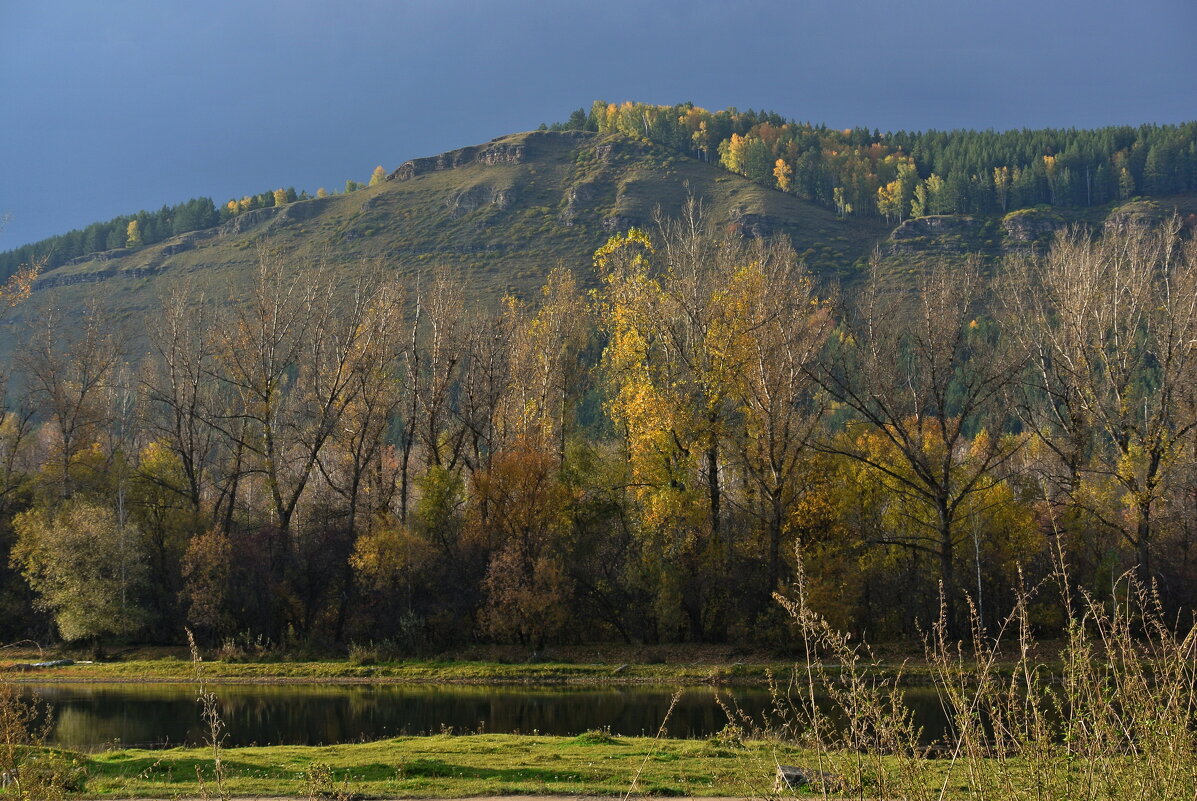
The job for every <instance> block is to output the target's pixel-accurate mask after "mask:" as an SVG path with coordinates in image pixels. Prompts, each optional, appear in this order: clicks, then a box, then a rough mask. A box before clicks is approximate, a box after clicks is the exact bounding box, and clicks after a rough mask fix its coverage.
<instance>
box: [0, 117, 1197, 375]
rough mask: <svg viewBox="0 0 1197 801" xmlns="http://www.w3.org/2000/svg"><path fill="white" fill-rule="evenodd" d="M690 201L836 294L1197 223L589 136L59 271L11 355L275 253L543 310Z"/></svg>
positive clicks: (432, 161) (236, 278) (399, 177)
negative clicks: (839, 176)
mask: <svg viewBox="0 0 1197 801" xmlns="http://www.w3.org/2000/svg"><path fill="white" fill-rule="evenodd" d="M689 193H693V194H694V195H695V196H697V197H699V198H701V199H702V201H703V203H704V205H705V207H706V209H707V210H708V213H709V214H710V215H711V217H712V219H713V220H714V221H715V222H716V223H717V224H719V225H725V226H728V227H729V228H732V229H736V230H740V231H743V232H744V233H746V234H749V235H754V236H761V235H772V234H784V235H787V236H789V237H790V239H791V240H792V241H793V243H794V246H795V248H796V249H797V251H798V252H799V253H800V254H802V256H803V258H804V259H805V261H806V263H807V265H808V266H809V267H810V268H811V269H812V270H813V271H814V272H815V274H816V275H817V276H819V277H820V278H821V279H823V280H825V281H842V282H845V283H852V282H853V280H855V279H856V278H858V277H859V276H861V275H863V274H864V273H863V266H864V263H865V261H866V260H867V258H868V256H869V255H870V253H872V252H873V251H874V250H875V249H876V252H878V253H879V254H880V255H881V257H882V259H883V264H884V266H885V268H886V270H887V271H888V273H889V279H890V280H891V281H893V282H894V283H895V284H897V285H908V281H909V277H908V276H909V274H910V273H912V272H915V271H917V269H918V268H919V267H920V265H922V264H925V263H926V262H927V260H928V259H930V258H939V257H943V256H947V257H949V258H956V257H960V256H963V255H964V254H965V253H969V252H981V253H982V254H983V255H985V256H986V257H988V258H989V259H991V260H992V259H995V258H996V257H999V256H1001V255H1002V254H1003V253H1005V252H1009V251H1010V250H1018V249H1025V248H1029V247H1043V246H1045V245H1046V244H1047V242H1049V241H1050V238H1051V236H1052V234H1053V232H1054V231H1056V230H1058V229H1059V228H1061V227H1063V226H1065V225H1067V224H1069V223H1071V222H1077V221H1080V222H1086V223H1090V224H1097V225H1100V224H1101V223H1102V222H1103V221H1104V220H1106V219H1107V218H1109V217H1116V218H1123V217H1128V216H1129V217H1132V218H1136V219H1144V220H1147V219H1159V218H1162V217H1164V216H1166V215H1168V214H1171V213H1172V212H1173V210H1178V211H1180V212H1181V213H1182V214H1191V213H1192V212H1194V211H1197V199H1195V198H1193V197H1191V196H1186V197H1180V198H1171V199H1159V200H1150V201H1136V202H1132V203H1126V204H1112V205H1109V206H1105V207H1094V208H1089V209H1084V210H1079V209H1078V210H1071V211H1070V210H1065V209H1046V208H1044V209H1023V210H1019V211H1016V212H1011V213H1010V214H1006V215H997V216H992V217H971V216H967V215H943V216H934V217H923V218H919V219H913V220H907V221H906V222H905V223H903V224H902V225H900V226H898V227H897V228H895V227H894V226H892V225H889V224H887V223H885V222H884V221H883V220H880V219H877V218H862V217H848V218H847V219H839V218H837V217H836V215H835V214H834V213H832V212H831V211H829V210H827V209H825V208H823V207H821V206H818V205H816V204H814V203H809V202H806V201H803V200H800V199H799V198H797V197H796V196H794V195H792V194H786V193H782V192H777V191H773V190H771V189H768V188H765V187H763V186H761V185H759V184H757V183H754V182H752V181H750V180H748V179H747V178H744V177H742V176H740V175H737V174H735V173H731V172H727V171H726V170H724V169H722V168H720V167H716V166H713V165H711V164H708V163H704V162H702V161H698V160H696V159H693V158H690V157H688V156H684V155H681V154H679V153H678V152H676V151H674V150H670V149H668V148H666V147H664V146H661V145H655V144H652V143H649V142H647V141H646V140H641V139H634V138H629V137H626V136H623V135H620V134H596V133H591V132H585V131H560V132H555V131H537V132H531V133H520V134H513V135H510V136H504V137H500V138H498V139H494V140H492V141H490V142H487V143H485V144H481V145H476V146H472V147H466V148H461V149H459V150H454V151H450V152H447V153H442V154H440V155H438V156H432V157H428V158H419V159H414V160H412V161H409V162H406V163H405V164H403V165H402V166H400V167H399V168H398V169H396V170H395V171H394V172H392V173H391V174H390V175H389V176H388V177H387V180H385V181H383V182H381V183H380V184H378V185H376V186H373V187H369V188H366V189H362V190H359V191H356V192H352V193H348V194H341V195H333V196H330V197H325V198H316V199H311V200H302V201H298V202H294V203H290V204H287V205H283V206H276V207H271V208H263V209H256V210H253V211H247V212H244V213H242V214H240V215H238V216H236V217H234V218H232V219H231V220H228V221H227V222H225V223H224V224H222V225H220V226H219V227H216V228H210V229H206V230H201V231H195V232H192V233H187V234H183V235H180V236H176V237H174V238H171V239H168V240H165V241H163V242H159V243H156V244H153V245H149V246H145V247H141V248H136V249H120V250H113V251H108V252H106V253H98V254H93V255H91V256H87V257H83V258H79V259H76V260H74V261H72V262H68V263H66V264H64V265H62V266H60V267H57V268H55V269H53V270H49V271H47V272H46V273H45V274H43V275H42V276H41V278H40V279H39V280H38V282H37V284H36V287H35V291H34V294H33V298H32V299H31V301H30V302H28V303H25V304H24V305H22V306H20V307H18V308H17V309H16V310H14V311H12V312H10V313H9V314H8V315H7V316H5V317H3V318H0V353H6V352H10V351H11V350H12V349H13V348H14V347H15V346H16V345H18V344H19V343H20V342H21V341H22V340H23V339H24V338H25V337H26V336H27V332H28V325H29V322H30V319H31V318H32V316H33V315H35V314H37V313H38V311H39V310H40V309H44V308H46V307H47V306H51V305H53V306H57V307H59V308H60V309H62V310H63V313H64V316H65V317H66V318H67V320H68V322H69V319H70V315H71V314H72V313H76V312H77V311H78V310H80V309H82V308H84V307H85V305H86V303H87V302H88V301H89V300H91V299H95V300H97V301H98V302H99V303H100V304H101V306H102V307H103V308H105V309H106V310H107V311H108V312H110V313H111V314H112V315H113V318H114V319H115V321H116V323H117V324H118V325H123V326H125V327H126V328H127V329H128V330H129V331H131V332H133V333H134V335H136V333H137V332H139V331H142V330H144V327H145V321H146V320H147V319H148V318H149V317H150V316H152V314H153V312H154V310H155V309H156V308H157V307H158V305H159V303H160V302H161V297H162V295H163V294H164V293H165V292H166V291H167V290H168V288H169V287H170V286H172V285H174V284H175V283H176V282H178V281H183V280H185V281H188V282H189V283H190V284H191V285H192V286H193V287H195V288H196V289H199V290H202V291H203V292H204V293H205V295H206V296H207V297H208V298H209V299H211V300H212V301H214V302H223V301H224V300H225V299H228V300H231V301H233V302H236V299H237V298H238V297H240V296H242V295H243V294H244V292H245V290H246V289H247V288H248V287H249V281H250V276H251V274H252V269H251V268H252V266H253V264H254V262H255V260H256V258H257V252H258V247H259V245H262V244H264V245H266V246H268V247H270V248H273V249H277V250H279V251H280V252H283V253H285V254H287V258H289V259H291V260H292V261H293V262H294V263H295V264H296V265H297V266H298V265H301V264H303V263H305V262H311V261H315V260H317V259H325V260H327V261H329V262H331V264H332V265H333V266H334V267H335V268H336V269H339V270H344V271H345V273H346V275H347V276H348V275H350V274H352V272H353V271H354V270H355V269H360V266H359V265H360V264H361V263H362V262H363V260H367V259H376V258H377V259H382V260H383V261H384V262H385V264H387V265H389V266H390V267H391V268H392V269H394V270H396V271H397V272H398V273H399V274H401V275H404V276H408V277H413V278H414V277H415V276H416V275H418V274H420V273H423V272H426V271H427V270H429V269H432V268H434V267H441V266H443V267H446V268H448V269H449V270H450V271H451V272H453V273H455V274H457V275H459V276H460V278H461V280H462V281H463V282H464V284H465V286H466V287H467V292H468V293H469V294H470V295H471V296H472V297H474V298H476V299H478V300H480V301H481V302H482V303H484V304H487V305H494V304H495V303H497V302H498V300H499V299H500V298H501V297H502V296H504V295H506V294H513V295H516V296H520V297H529V296H530V295H531V294H532V293H534V292H535V291H536V289H537V288H538V287H539V286H540V284H541V283H542V281H543V279H544V277H545V275H546V274H547V273H548V271H549V270H550V269H552V268H553V267H555V266H557V265H558V264H564V265H567V266H569V267H570V268H572V269H573V270H575V271H576V273H577V274H578V276H579V278H580V279H581V280H582V282H583V283H584V284H593V283H594V275H593V273H592V271H591V254H592V253H593V252H594V250H595V249H596V248H597V247H598V246H599V245H601V244H602V243H603V242H604V241H605V240H606V238H607V237H608V236H610V235H611V234H612V233H614V232H616V231H621V230H624V229H626V228H627V227H629V226H631V225H646V226H651V224H652V217H653V212H654V209H656V208H658V207H660V209H661V210H662V211H663V212H664V213H665V214H667V215H668V214H676V213H677V212H678V210H679V209H680V208H681V206H682V204H683V203H684V202H685V200H686V197H687V195H688V194H689Z"/></svg>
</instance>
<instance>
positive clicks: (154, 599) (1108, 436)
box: [0, 202, 1197, 656]
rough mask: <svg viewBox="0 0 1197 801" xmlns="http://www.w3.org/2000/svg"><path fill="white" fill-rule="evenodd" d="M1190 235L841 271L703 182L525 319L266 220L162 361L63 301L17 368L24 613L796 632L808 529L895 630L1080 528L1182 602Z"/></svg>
mask: <svg viewBox="0 0 1197 801" xmlns="http://www.w3.org/2000/svg"><path fill="white" fill-rule="evenodd" d="M1189 233H1190V232H1189V231H1188V230H1187V229H1185V228H1184V227H1183V226H1182V225H1181V223H1180V221H1177V220H1174V221H1172V222H1169V223H1166V224H1164V225H1162V226H1148V225H1145V224H1134V223H1125V224H1122V225H1110V226H1107V227H1106V228H1105V229H1104V230H1101V231H1097V232H1091V231H1086V230H1080V229H1074V230H1070V231H1067V232H1063V233H1061V234H1060V235H1058V236H1057V238H1056V240H1055V242H1054V244H1053V246H1052V247H1051V249H1050V250H1049V251H1047V252H1045V253H1017V254H1013V255H1010V256H1008V257H1007V258H1006V259H1005V261H1004V263H1002V264H1001V265H1000V266H998V267H997V268H996V269H993V270H983V269H982V268H981V265H980V264H979V262H977V261H973V260H969V259H951V260H944V261H941V262H939V263H936V264H934V265H932V266H930V267H928V268H926V269H920V270H919V271H918V274H917V278H916V280H915V281H914V282H913V283H914V284H916V286H914V287H912V288H911V289H910V290H909V291H899V290H894V289H892V287H889V286H888V285H886V284H884V283H883V282H880V281H876V282H870V281H864V282H862V284H861V286H860V287H859V288H858V289H856V290H855V291H853V292H852V293H851V294H845V295H843V296H839V295H829V294H826V293H823V292H820V291H817V289H816V285H815V283H814V282H813V281H812V278H811V276H810V275H809V274H808V273H807V272H806V270H805V269H804V267H803V266H802V264H801V262H800V260H799V258H798V257H797V256H796V254H795V253H794V251H793V249H792V248H791V247H790V245H789V244H788V242H787V241H784V240H782V239H774V240H769V239H763V238H758V239H752V238H741V237H739V236H738V235H735V234H731V233H728V232H726V231H724V230H716V229H715V228H714V227H713V226H712V225H710V224H709V223H708V221H707V220H706V219H704V217H703V214H702V211H701V208H700V205H699V204H698V203H696V202H695V203H691V204H690V206H689V207H688V208H687V210H686V212H685V213H684V214H683V215H682V216H681V217H680V218H677V219H662V220H661V221H660V223H659V225H658V226H657V227H656V228H655V229H653V230H652V231H651V232H646V231H642V230H639V229H631V230H629V231H627V232H625V233H622V234H618V235H616V236H613V237H612V238H611V239H610V240H609V241H608V242H607V243H606V244H605V245H604V246H603V247H602V248H600V249H599V250H598V251H597V252H596V253H595V257H594V266H593V269H594V270H595V271H596V275H597V278H598V282H599V288H598V289H597V290H595V291H594V292H591V293H585V292H583V291H582V290H581V289H580V288H579V287H578V285H577V283H576V280H575V278H574V276H573V273H572V272H571V271H570V270H567V269H558V270H555V271H554V272H552V273H551V274H550V276H549V278H548V280H547V282H546V284H545V286H544V290H543V294H542V297H541V298H540V299H539V301H538V302H535V303H529V304H524V303H521V302H518V301H516V300H510V301H508V302H507V303H506V304H505V305H504V307H503V308H502V309H500V310H499V311H497V312H495V311H490V310H483V309H481V308H479V307H476V306H474V305H472V304H471V303H470V301H469V298H468V295H467V293H466V291H465V289H464V288H463V287H462V286H460V285H458V284H456V283H455V282H454V281H453V280H452V278H451V277H450V275H449V274H448V273H447V272H443V271H442V272H433V273H430V274H428V275H427V276H425V277H424V278H422V279H421V281H420V282H419V283H415V282H412V283H410V284H409V283H404V282H403V281H402V280H400V279H397V278H395V277H394V275H393V273H389V272H388V271H387V269H386V265H385V264H382V263H379V264H376V265H373V266H372V267H370V268H368V269H362V270H360V271H358V272H357V274H356V275H355V277H354V278H353V280H352V282H347V281H345V280H342V279H341V278H339V276H338V275H336V274H334V272H333V271H332V270H330V269H328V268H327V267H323V266H322V265H320V264H318V263H304V264H299V263H293V261H292V259H291V258H290V257H289V256H288V255H287V254H286V253H280V252H273V251H271V250H270V249H269V247H268V245H267V246H266V247H263V248H262V249H261V250H260V251H259V254H258V260H257V265H258V266H257V274H256V281H255V283H254V289H253V291H252V292H251V293H250V294H249V296H247V297H245V298H244V299H243V302H242V303H240V304H238V305H229V304H215V303H213V302H211V300H210V299H207V298H205V297H202V296H200V295H199V293H196V292H194V291H193V290H190V289H189V288H188V286H187V285H186V284H184V283H179V284H177V285H176V286H175V288H174V291H173V292H172V293H171V294H170V296H169V297H168V298H167V299H166V300H165V301H164V302H163V304H162V308H161V309H160V311H158V312H157V313H156V314H155V315H154V316H153V323H152V325H151V326H150V330H148V331H146V332H144V334H145V339H144V340H142V341H147V342H149V343H150V344H149V348H148V351H147V352H145V353H133V352H131V351H132V348H131V347H130V346H129V345H128V343H129V342H132V341H134V340H133V339H132V338H131V337H129V338H127V337H123V336H122V335H121V333H120V332H119V331H117V330H114V326H112V325H111V324H110V323H109V322H108V321H106V319H105V317H104V315H103V313H102V310H100V309H99V308H98V307H96V308H92V309H91V310H89V312H88V313H87V315H86V317H85V323H84V324H83V325H82V326H80V327H75V326H64V325H62V324H61V323H60V319H61V314H60V312H59V311H58V310H56V309H53V308H46V309H43V310H41V311H40V312H39V315H38V317H37V323H36V327H35V331H34V333H33V336H32V337H31V338H30V341H29V342H28V343H27V344H26V345H25V346H24V347H23V348H20V349H18V352H17V353H16V354H15V356H14V359H13V363H12V365H11V367H10V368H6V369H7V372H6V374H5V375H6V376H9V377H10V380H9V381H8V382H7V383H8V386H9V391H8V392H7V393H5V394H4V397H5V399H6V400H5V403H6V406H5V408H4V409H3V422H2V424H0V640H4V641H11V640H16V639H20V638H26V637H28V638H33V639H36V640H39V641H43V642H44V641H48V640H51V639H54V638H62V639H64V640H67V641H83V642H88V641H97V640H100V639H104V638H119V639H123V640H126V641H138V642H157V643H177V642H179V641H180V640H181V638H182V632H183V630H184V627H191V628H192V629H194V630H195V632H196V634H197V636H198V637H199V638H200V639H201V641H202V642H204V643H207V644H217V645H218V644H221V643H226V644H227V648H228V649H229V651H230V652H233V651H238V650H240V651H248V652H255V651H259V652H260V651H262V650H266V649H269V648H274V647H280V646H281V647H287V648H292V649H295V648H304V647H310V648H316V649H338V648H339V649H343V648H345V647H347V646H348V645H349V644H351V643H356V644H359V645H363V644H373V647H376V648H377V649H378V650H379V652H380V653H381V654H383V655H384V656H385V655H388V654H390V655H409V654H418V653H431V652H437V651H440V650H443V649H445V648H451V647H458V646H462V645H467V644H470V643H475V642H499V643H519V644H522V645H524V646H527V647H529V648H532V649H541V648H543V647H545V646H546V645H551V644H557V643H579V642H595V641H603V640H622V641H626V642H633V643H662V642H664V643H668V642H732V643H742V644H745V645H752V646H760V647H782V648H784V647H789V646H790V645H791V644H792V643H793V642H794V637H793V631H792V625H793V623H792V620H791V617H790V615H788V614H787V613H786V611H785V610H784V609H783V608H782V607H781V606H779V605H778V604H777V603H776V601H775V600H774V598H773V594H774V593H775V592H779V591H781V592H784V591H785V590H786V588H787V587H789V586H790V584H791V582H792V581H793V579H794V575H795V574H794V571H795V566H796V563H795V558H796V557H795V553H796V547H797V548H800V550H801V553H802V555H803V561H804V564H805V570H806V578H807V592H808V594H809V596H810V602H811V604H812V606H813V607H815V608H818V609H820V610H821V611H822V612H823V613H824V614H825V615H826V616H827V617H828V618H829V619H830V620H831V621H832V623H833V624H834V625H836V626H838V627H840V628H843V629H845V630H847V631H851V632H853V633H855V634H860V635H867V636H868V637H869V638H870V639H872V640H885V639H899V638H908V637H911V636H914V635H915V634H916V633H917V632H918V631H919V630H920V628H919V627H920V626H921V627H922V630H926V627H927V626H928V625H930V624H931V622H932V621H934V620H936V619H937V618H938V617H939V614H940V607H941V597H942V601H943V608H944V614H945V625H946V626H947V629H948V631H949V632H951V633H953V634H959V633H962V632H963V631H965V630H966V627H967V618H968V615H969V613H970V608H975V610H976V613H977V614H978V615H979V619H980V621H981V623H982V624H983V625H986V626H990V625H994V624H996V623H997V617H996V615H997V610H1008V609H1009V608H1011V607H1012V605H1013V604H1014V601H1015V599H1016V596H1017V588H1018V587H1021V586H1033V585H1035V584H1036V583H1038V582H1040V581H1041V580H1042V579H1044V578H1045V577H1046V576H1048V575H1049V574H1050V573H1051V572H1052V571H1053V569H1054V566H1055V565H1056V564H1057V563H1058V562H1059V560H1060V559H1061V558H1063V560H1064V561H1066V562H1067V564H1068V569H1069V575H1070V576H1071V581H1072V582H1074V583H1075V585H1076V588H1077V589H1091V590H1093V591H1095V592H1097V593H1098V594H1102V595H1104V594H1108V592H1109V589H1110V587H1111V586H1112V585H1113V584H1114V583H1115V582H1116V580H1117V579H1118V577H1119V576H1121V575H1123V574H1124V573H1125V572H1126V571H1133V572H1134V574H1135V575H1136V577H1137V578H1138V579H1139V580H1140V581H1141V582H1143V583H1144V585H1146V586H1152V587H1155V588H1156V591H1157V592H1158V593H1159V602H1160V604H1161V606H1162V609H1163V610H1164V612H1165V613H1166V614H1167V615H1168V616H1169V618H1170V619H1176V618H1175V615H1176V614H1178V613H1181V612H1182V611H1183V610H1187V609H1189V608H1190V607H1191V606H1192V604H1193V603H1194V600H1195V599H1194V598H1193V597H1192V595H1193V592H1194V590H1193V587H1194V586H1197V584H1194V578H1197V576H1195V575H1194V571H1195V565H1194V559H1195V558H1197V554H1194V553H1193V545H1194V543H1195V539H1194V530H1193V529H1194V521H1195V520H1197V517H1195V516H1194V513H1195V512H1197V439H1195V438H1194V437H1195V432H1194V427H1195V426H1197V380H1195V379H1197V348H1194V347H1193V343H1194V342H1197V246H1195V245H1194V243H1193V242H1192V241H1191V239H1190V237H1189ZM27 284H28V282H27V281H26V284H25V285H24V286H17V285H13V286H11V287H10V289H9V296H8V297H7V298H6V300H7V301H8V302H11V303H16V302H21V301H22V295H24V294H27V290H28V285H27ZM25 302H29V303H32V302H33V301H25ZM1036 598H1037V600H1034V601H1032V602H1030V610H1029V613H1028V615H1029V616H1028V620H1029V624H1030V625H1032V626H1034V627H1035V628H1036V629H1037V630H1039V631H1040V632H1042V633H1044V634H1047V635H1056V634H1059V633H1060V632H1061V628H1062V626H1063V625H1064V621H1065V620H1066V615H1065V614H1064V610H1063V609H1062V608H1061V607H1060V603H1059V602H1058V601H1055V600H1052V599H1051V598H1049V597H1048V596H1047V595H1043V596H1036ZM1180 619H1181V620H1182V621H1187V620H1188V617H1187V612H1185V613H1183V615H1182V617H1181V618H1180Z"/></svg>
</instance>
